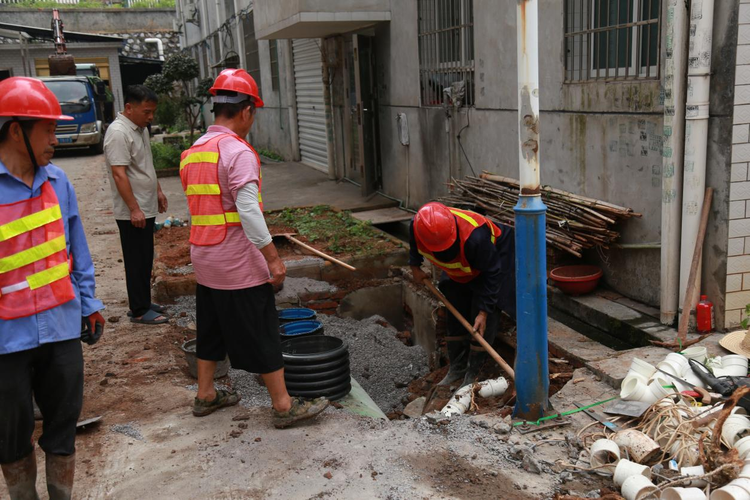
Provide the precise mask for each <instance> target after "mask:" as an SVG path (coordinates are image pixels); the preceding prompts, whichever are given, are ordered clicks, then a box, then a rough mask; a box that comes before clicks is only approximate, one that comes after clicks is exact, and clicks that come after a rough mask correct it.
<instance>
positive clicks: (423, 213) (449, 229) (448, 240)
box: [414, 201, 456, 252]
mask: <svg viewBox="0 0 750 500" xmlns="http://www.w3.org/2000/svg"><path fill="white" fill-rule="evenodd" d="M414 232H415V233H416V236H417V238H418V239H419V241H420V242H422V243H423V244H424V245H425V246H426V247H427V250H429V251H430V252H442V251H443V250H447V249H448V248H450V247H451V245H453V243H454V242H455V241H456V219H455V218H454V217H453V214H452V213H451V211H450V210H449V209H448V207H446V206H445V205H443V204H442V203H438V202H436V201H433V202H430V203H428V204H426V205H425V206H423V207H422V208H420V209H419V211H418V212H417V215H416V216H415V217H414Z"/></svg>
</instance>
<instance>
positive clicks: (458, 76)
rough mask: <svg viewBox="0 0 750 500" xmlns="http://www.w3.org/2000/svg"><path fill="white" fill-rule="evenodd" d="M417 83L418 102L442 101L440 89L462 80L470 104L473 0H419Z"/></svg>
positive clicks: (467, 101)
mask: <svg viewBox="0 0 750 500" xmlns="http://www.w3.org/2000/svg"><path fill="white" fill-rule="evenodd" d="M418 7H419V35H418V36H419V84H420V95H421V99H422V106H440V105H442V104H443V99H444V97H443V89H445V88H449V87H450V86H451V85H452V84H454V83H456V82H459V81H463V82H464V84H465V89H466V90H465V91H466V95H465V96H464V100H463V102H464V104H465V105H467V106H472V105H473V104H474V2H473V0H419V4H418Z"/></svg>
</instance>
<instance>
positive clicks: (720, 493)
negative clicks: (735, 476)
mask: <svg viewBox="0 0 750 500" xmlns="http://www.w3.org/2000/svg"><path fill="white" fill-rule="evenodd" d="M711 500H750V493H748V492H747V491H745V489H744V488H740V487H739V486H737V485H736V484H732V483H729V484H728V485H726V486H724V487H723V488H719V489H718V490H714V491H713V493H711Z"/></svg>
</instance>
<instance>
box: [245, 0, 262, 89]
mask: <svg viewBox="0 0 750 500" xmlns="http://www.w3.org/2000/svg"><path fill="white" fill-rule="evenodd" d="M253 19H254V16H253V13H252V12H251V13H250V14H248V15H246V16H245V19H243V20H242V36H243V37H244V39H245V65H246V66H247V67H246V68H245V70H246V71H247V72H248V73H250V76H252V77H253V80H255V83H257V84H258V92H260V57H259V54H258V40H256V39H255V24H254V20H253ZM261 95H262V94H261Z"/></svg>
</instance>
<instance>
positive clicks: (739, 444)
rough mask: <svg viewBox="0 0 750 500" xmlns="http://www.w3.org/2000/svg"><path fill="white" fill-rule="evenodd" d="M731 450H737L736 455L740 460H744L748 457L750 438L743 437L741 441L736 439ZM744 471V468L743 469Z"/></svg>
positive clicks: (749, 453)
mask: <svg viewBox="0 0 750 500" xmlns="http://www.w3.org/2000/svg"><path fill="white" fill-rule="evenodd" d="M733 448H737V453H738V454H739V456H740V458H741V459H742V460H746V459H747V458H748V455H750V436H745V437H743V438H742V439H738V440H737V441H736V442H735V443H734V446H733ZM743 470H744V468H743Z"/></svg>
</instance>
